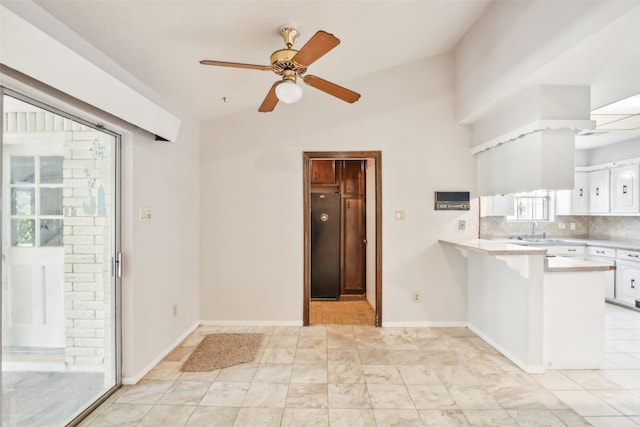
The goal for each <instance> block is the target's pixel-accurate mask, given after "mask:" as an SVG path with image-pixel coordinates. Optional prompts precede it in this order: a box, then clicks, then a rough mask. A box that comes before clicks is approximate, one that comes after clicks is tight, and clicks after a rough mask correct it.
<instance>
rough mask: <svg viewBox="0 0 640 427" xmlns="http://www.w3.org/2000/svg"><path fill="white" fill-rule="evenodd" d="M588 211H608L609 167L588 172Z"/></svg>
mask: <svg viewBox="0 0 640 427" xmlns="http://www.w3.org/2000/svg"><path fill="white" fill-rule="evenodd" d="M589 212H591V213H606V212H609V169H604V170H597V171H591V172H589Z"/></svg>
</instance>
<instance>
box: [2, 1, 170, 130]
mask: <svg viewBox="0 0 640 427" xmlns="http://www.w3.org/2000/svg"><path fill="white" fill-rule="evenodd" d="M0 9H1V10H0V29H1V31H0V63H2V64H3V65H6V66H7V67H10V68H12V69H14V70H17V71H19V72H21V73H23V74H26V75H27V76H29V77H32V78H34V79H36V80H38V81H41V82H43V83H45V84H47V85H49V86H52V87H54V88H56V89H58V90H60V91H62V92H65V93H67V94H69V95H71V96H73V97H75V98H78V99H80V100H82V101H83V102H86V103H88V104H90V105H93V106H95V107H96V108H99V109H101V110H103V111H105V112H107V113H109V114H113V115H114V116H116V117H119V118H121V119H123V120H125V121H127V122H129V123H132V124H134V125H136V126H139V127H140V128H142V129H145V130H147V131H148V132H151V133H153V134H156V135H159V136H161V137H162V138H165V139H167V140H169V141H175V140H176V139H177V137H178V132H179V130H180V124H181V121H180V119H178V118H177V117H175V116H174V115H172V114H171V113H169V112H168V111H166V110H165V109H163V108H162V107H160V106H159V105H157V104H155V103H154V102H152V101H151V100H149V99H148V98H146V97H144V96H143V95H141V94H140V93H138V92H137V91H135V90H134V89H132V88H131V87H129V86H127V85H125V84H124V83H122V82H121V81H120V80H118V79H116V78H115V77H113V76H112V75H111V74H109V73H107V72H106V71H104V70H103V69H101V68H100V67H98V66H96V65H95V64H94V63H92V62H90V61H88V60H87V59H85V58H84V57H82V56H81V55H79V54H78V53H76V52H75V51H73V50H71V49H70V48H68V47H67V46H65V45H64V44H62V43H61V42H59V41H58V40H56V39H54V38H53V37H51V36H49V35H48V34H46V33H45V32H43V31H42V30H40V29H39V28H37V27H36V26H35V25H33V24H31V23H30V22H28V21H26V20H24V19H23V18H21V17H19V16H18V15H16V14H15V13H13V12H12V11H10V10H9V9H7V8H6V7H5V6H0ZM25 46H28V49H26V48H25Z"/></svg>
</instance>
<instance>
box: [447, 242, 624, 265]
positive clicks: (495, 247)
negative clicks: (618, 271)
mask: <svg viewBox="0 0 640 427" xmlns="http://www.w3.org/2000/svg"><path fill="white" fill-rule="evenodd" d="M440 243H443V244H445V245H450V246H453V247H456V248H458V249H463V250H469V251H474V252H480V253H484V254H486V255H494V256H495V255H546V253H547V250H546V249H544V248H541V247H538V246H535V245H533V246H525V245H523V244H513V243H506V242H504V241H499V240H485V239H473V240H443V239H441V240H440ZM607 270H615V266H613V265H611V264H610V263H606V262H602V261H597V260H588V261H586V260H584V259H581V258H575V257H556V256H553V257H545V258H544V271H545V272H547V273H562V272H580V271H607Z"/></svg>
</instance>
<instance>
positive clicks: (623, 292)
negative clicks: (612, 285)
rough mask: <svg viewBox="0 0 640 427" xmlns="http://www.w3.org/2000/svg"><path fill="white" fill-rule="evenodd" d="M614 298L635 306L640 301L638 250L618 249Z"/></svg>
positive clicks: (639, 260) (639, 254) (639, 252)
mask: <svg viewBox="0 0 640 427" xmlns="http://www.w3.org/2000/svg"><path fill="white" fill-rule="evenodd" d="M616 268H617V272H618V276H617V280H616V300H617V301H619V302H621V303H623V304H627V305H630V306H633V307H635V306H636V301H640V251H628V250H620V249H619V250H618V262H617V265H616Z"/></svg>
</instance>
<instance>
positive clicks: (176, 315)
mask: <svg viewBox="0 0 640 427" xmlns="http://www.w3.org/2000/svg"><path fill="white" fill-rule="evenodd" d="M173 317H178V304H173Z"/></svg>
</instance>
